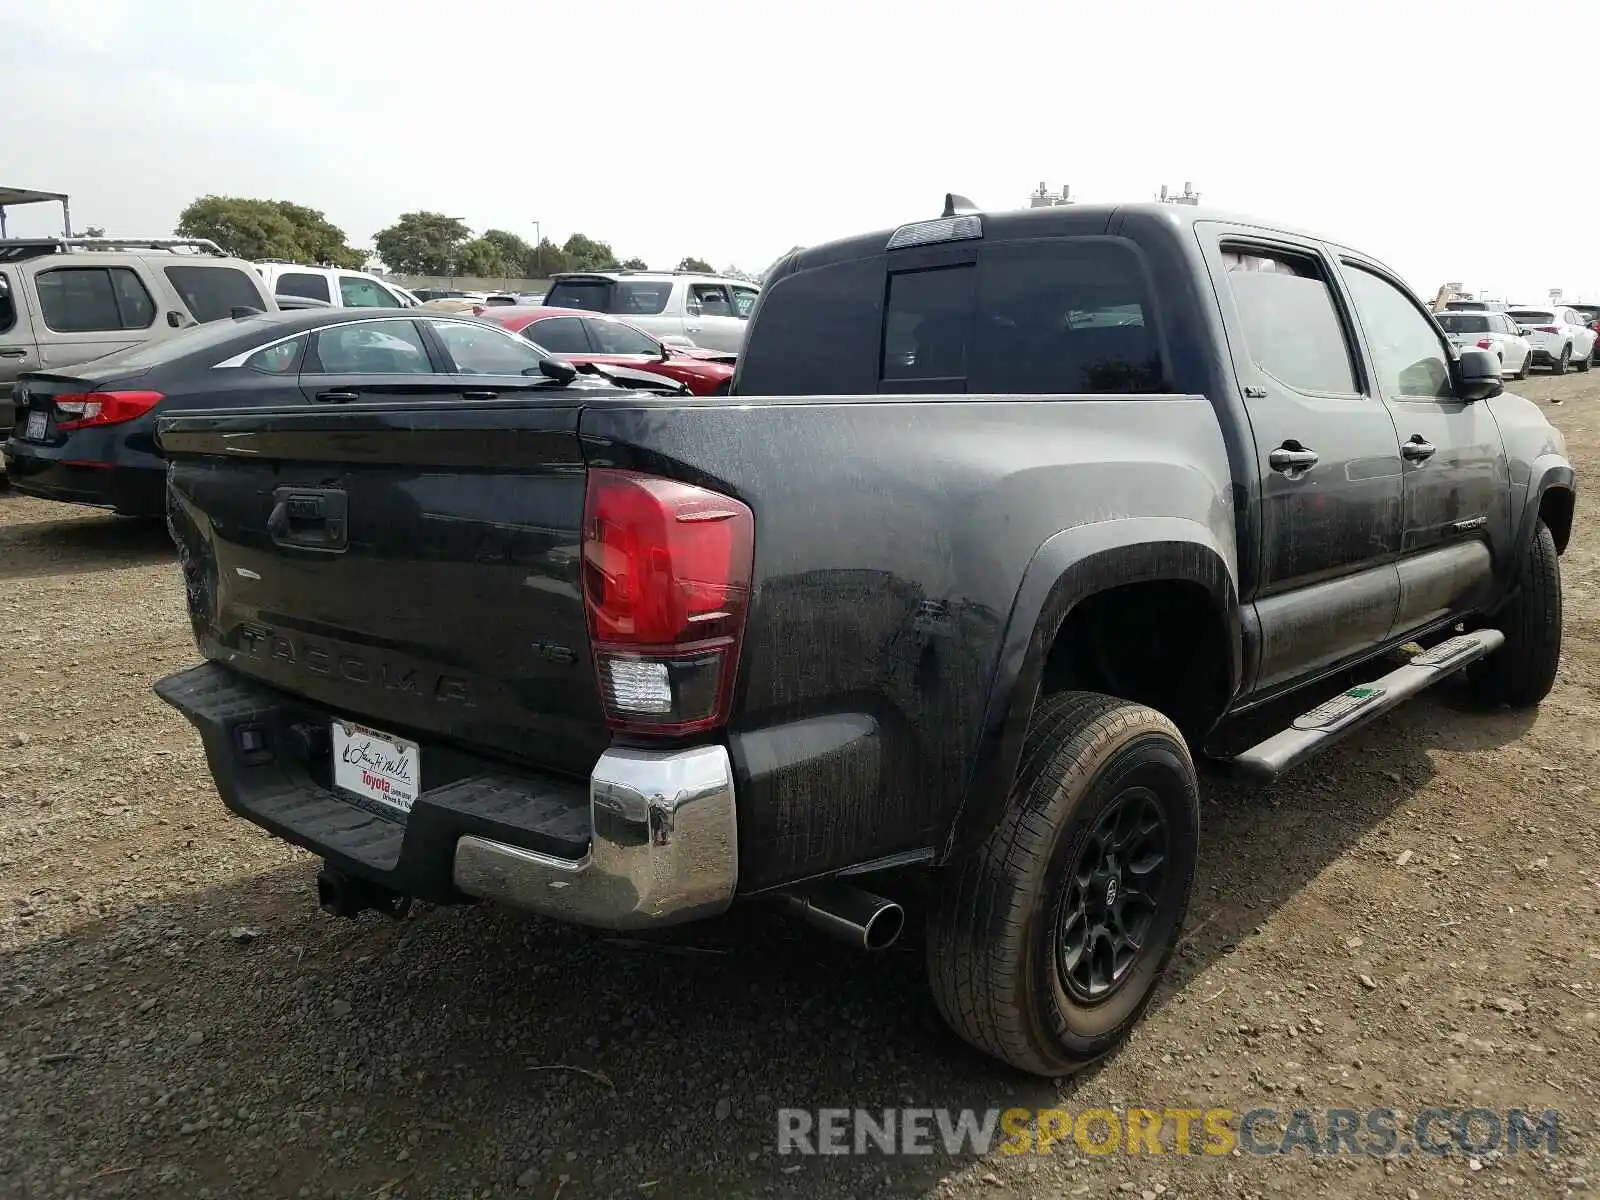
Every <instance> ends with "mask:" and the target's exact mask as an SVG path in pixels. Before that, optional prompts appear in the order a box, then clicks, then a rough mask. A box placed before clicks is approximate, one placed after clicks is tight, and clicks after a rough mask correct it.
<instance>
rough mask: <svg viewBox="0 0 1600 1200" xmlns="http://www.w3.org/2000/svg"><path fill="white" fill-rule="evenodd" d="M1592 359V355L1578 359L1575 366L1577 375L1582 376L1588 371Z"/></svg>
mask: <svg viewBox="0 0 1600 1200" xmlns="http://www.w3.org/2000/svg"><path fill="white" fill-rule="evenodd" d="M1593 358H1594V355H1593V354H1589V355H1586V356H1584V357H1583V358H1580V359H1579V360H1578V361H1577V364H1576V365H1577V368H1578V374H1580V375H1581V374H1583V373H1584V372H1585V371H1587V370H1588V369H1589V367H1590V366H1591V365H1592V363H1591V360H1592V359H1593Z"/></svg>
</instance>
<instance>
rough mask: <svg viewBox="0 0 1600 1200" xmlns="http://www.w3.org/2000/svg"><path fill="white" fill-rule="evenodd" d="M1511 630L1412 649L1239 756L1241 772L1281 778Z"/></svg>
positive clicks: (1255, 776)
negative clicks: (1403, 660) (1398, 662)
mask: <svg viewBox="0 0 1600 1200" xmlns="http://www.w3.org/2000/svg"><path fill="white" fill-rule="evenodd" d="M1505 640H1506V635H1505V634H1503V633H1501V632H1500V631H1499V630H1498V629H1480V630H1478V631H1476V632H1475V633H1463V634H1461V635H1460V636H1458V637H1453V638H1450V639H1449V640H1448V641H1443V642H1440V643H1439V644H1438V645H1437V646H1435V647H1434V648H1433V649H1432V650H1428V651H1425V652H1424V653H1422V654H1415V655H1412V658H1411V661H1410V662H1408V663H1407V664H1406V665H1405V666H1403V667H1399V668H1397V669H1396V670H1393V671H1390V672H1389V673H1388V674H1387V675H1385V676H1383V678H1381V679H1374V680H1373V681H1372V682H1371V683H1364V684H1361V685H1360V686H1358V687H1353V688H1350V689H1349V690H1347V691H1344V692H1340V693H1339V694H1338V695H1337V696H1335V697H1334V698H1333V699H1331V700H1328V701H1325V702H1324V703H1322V704H1319V705H1317V707H1316V708H1313V709H1312V710H1311V711H1310V712H1308V713H1302V714H1301V715H1300V716H1298V717H1296V718H1295V719H1294V721H1292V722H1291V723H1290V725H1289V728H1287V729H1285V730H1282V731H1281V732H1279V733H1275V734H1273V735H1272V736H1271V737H1269V738H1268V739H1267V740H1266V741H1264V742H1259V743H1257V744H1256V745H1254V746H1252V747H1250V749H1248V750H1246V751H1245V752H1244V753H1243V754H1240V755H1238V756H1237V757H1236V758H1234V759H1233V765H1234V767H1235V768H1237V769H1238V771H1239V772H1240V774H1242V775H1245V776H1247V777H1249V778H1251V779H1257V780H1260V781H1262V782H1267V781H1269V780H1273V779H1276V778H1277V777H1278V776H1279V775H1281V774H1283V773H1284V772H1285V771H1287V770H1288V769H1289V768H1290V767H1294V766H1298V765H1299V764H1300V763H1302V762H1304V761H1305V760H1306V759H1308V758H1310V757H1311V756H1312V755H1313V754H1315V753H1317V751H1319V750H1325V749H1327V748H1328V747H1329V746H1331V745H1333V744H1334V743H1335V742H1337V741H1338V740H1339V739H1340V738H1342V737H1344V736H1345V735H1346V734H1347V733H1349V732H1351V731H1352V730H1355V729H1359V728H1361V726H1363V725H1365V724H1366V723H1367V722H1368V721H1371V720H1374V719H1375V718H1377V717H1380V716H1382V715H1383V714H1384V713H1386V712H1388V711H1389V710H1390V709H1392V708H1394V707H1395V706H1396V705H1398V704H1400V703H1401V702H1402V701H1404V700H1409V699H1410V698H1411V697H1412V696H1415V695H1416V694H1417V693H1418V692H1420V691H1422V690H1423V689H1424V688H1427V687H1432V686H1433V685H1434V684H1436V683H1438V682H1439V680H1441V679H1443V678H1445V677H1446V676H1447V675H1453V674H1455V672H1457V671H1459V670H1460V669H1461V668H1462V667H1464V666H1466V665H1467V664H1468V663H1474V662H1477V661H1478V660H1479V659H1480V658H1482V657H1483V656H1484V655H1486V654H1489V653H1491V652H1492V651H1495V650H1498V649H1499V648H1500V647H1501V646H1502V645H1503V644H1504V643H1505Z"/></svg>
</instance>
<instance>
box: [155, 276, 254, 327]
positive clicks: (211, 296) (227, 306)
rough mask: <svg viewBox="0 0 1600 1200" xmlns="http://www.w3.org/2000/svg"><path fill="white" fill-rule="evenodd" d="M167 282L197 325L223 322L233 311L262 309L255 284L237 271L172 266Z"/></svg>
mask: <svg viewBox="0 0 1600 1200" xmlns="http://www.w3.org/2000/svg"><path fill="white" fill-rule="evenodd" d="M166 276H167V282H168V283H170V284H172V287H173V290H175V291H176V292H177V293H178V296H179V298H180V299H182V300H183V303H184V306H185V307H186V308H188V310H189V312H190V313H191V314H193V316H194V319H195V320H196V321H201V322H205V321H222V320H226V319H227V318H229V317H231V316H232V315H233V310H234V309H235V308H254V309H257V310H261V309H265V308H266V305H265V303H264V302H263V301H262V299H261V293H260V291H258V290H257V287H256V281H255V280H254V279H252V278H250V276H248V275H246V274H245V273H244V272H243V271H241V270H239V269H238V268H237V267H202V266H190V265H188V264H184V265H183V266H171V267H167V268H166Z"/></svg>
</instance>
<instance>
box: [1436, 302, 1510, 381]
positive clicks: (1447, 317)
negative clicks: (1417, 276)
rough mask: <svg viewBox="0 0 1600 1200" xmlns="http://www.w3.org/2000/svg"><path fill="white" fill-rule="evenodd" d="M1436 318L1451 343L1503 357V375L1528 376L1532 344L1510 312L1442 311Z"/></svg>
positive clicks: (1501, 370)
mask: <svg viewBox="0 0 1600 1200" xmlns="http://www.w3.org/2000/svg"><path fill="white" fill-rule="evenodd" d="M1433 316H1434V319H1435V320H1436V321H1438V322H1439V326H1440V328H1442V329H1443V330H1444V331H1445V334H1446V335H1447V336H1448V337H1449V338H1450V341H1451V342H1452V344H1454V345H1456V346H1458V347H1462V348H1466V347H1476V348H1477V349H1479V350H1487V351H1488V352H1489V353H1490V354H1492V355H1494V356H1495V357H1496V358H1497V359H1499V360H1500V374H1502V375H1510V376H1511V377H1512V378H1513V379H1526V378H1527V377H1528V371H1529V369H1530V368H1531V367H1532V366H1533V344H1532V343H1531V342H1529V341H1528V339H1527V338H1525V337H1523V336H1522V333H1521V331H1520V330H1519V329H1518V328H1517V323H1516V321H1515V320H1513V319H1512V317H1511V314H1510V313H1503V312H1491V311H1488V310H1484V311H1480V312H1441V313H1434V314H1433Z"/></svg>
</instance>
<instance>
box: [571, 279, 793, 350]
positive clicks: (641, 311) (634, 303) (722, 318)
mask: <svg viewBox="0 0 1600 1200" xmlns="http://www.w3.org/2000/svg"><path fill="white" fill-rule="evenodd" d="M760 294H761V289H760V288H759V287H757V286H756V285H755V284H753V283H746V282H745V281H744V280H742V279H727V278H724V277H723V276H721V275H701V274H698V273H694V272H689V271H573V272H570V273H568V274H565V275H556V276H554V277H552V278H551V280H550V288H549V290H548V291H546V292H545V295H544V300H543V304H544V306H545V307H546V308H576V309H582V310H584V311H585V312H600V313H609V314H611V315H612V316H614V317H621V318H622V319H623V320H624V321H626V322H627V323H628V324H629V325H633V326H635V327H637V328H639V329H642V330H644V331H645V332H646V333H650V334H654V335H655V336H656V337H657V338H660V339H661V340H662V341H664V342H667V343H669V344H670V343H673V342H677V343H679V344H682V343H683V342H684V341H688V342H690V343H692V344H694V345H696V346H704V347H705V348H706V349H708V350H725V351H729V352H731V353H737V352H738V350H739V347H740V346H742V345H744V333H745V328H746V327H747V326H748V325H749V323H750V310H751V309H753V308H754V307H755V305H756V297H757V296H759V295H760Z"/></svg>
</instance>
